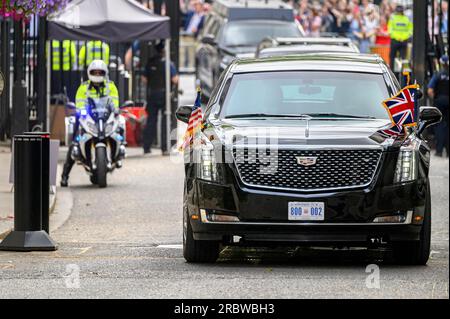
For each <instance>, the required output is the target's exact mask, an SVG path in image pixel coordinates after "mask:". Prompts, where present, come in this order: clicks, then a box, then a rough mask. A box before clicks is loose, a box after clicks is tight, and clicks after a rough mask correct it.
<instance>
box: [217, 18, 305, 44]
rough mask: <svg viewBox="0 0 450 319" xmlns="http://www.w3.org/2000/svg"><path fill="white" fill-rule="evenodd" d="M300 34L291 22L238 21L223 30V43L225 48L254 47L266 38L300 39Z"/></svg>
mask: <svg viewBox="0 0 450 319" xmlns="http://www.w3.org/2000/svg"><path fill="white" fill-rule="evenodd" d="M300 36H301V33H300V30H299V29H298V27H297V26H296V24H295V23H293V22H279V21H276V22H271V21H245V22H244V21H239V22H230V23H229V24H228V25H227V27H226V28H225V30H224V34H223V39H224V40H223V43H224V45H225V46H226V47H238V46H254V47H256V46H257V45H258V43H260V42H261V41H262V40H263V39H264V38H266V37H273V38H276V37H300Z"/></svg>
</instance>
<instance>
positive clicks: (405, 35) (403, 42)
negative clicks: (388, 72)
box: [388, 5, 413, 69]
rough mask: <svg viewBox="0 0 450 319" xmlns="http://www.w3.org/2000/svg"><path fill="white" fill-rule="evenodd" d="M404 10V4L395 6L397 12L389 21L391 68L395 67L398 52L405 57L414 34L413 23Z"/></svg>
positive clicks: (401, 56)
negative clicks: (409, 41)
mask: <svg viewBox="0 0 450 319" xmlns="http://www.w3.org/2000/svg"><path fill="white" fill-rule="evenodd" d="M404 12H405V8H404V7H403V6H402V5H397V6H396V7H395V13H394V14H393V15H392V16H391V18H390V19H389V22H388V32H389V35H390V37H391V51H390V66H391V69H394V62H395V58H396V57H397V54H400V58H401V59H405V57H406V50H407V48H408V40H409V39H410V38H411V37H412V35H413V24H412V22H411V20H409V18H408V17H407V16H406V15H405V14H404Z"/></svg>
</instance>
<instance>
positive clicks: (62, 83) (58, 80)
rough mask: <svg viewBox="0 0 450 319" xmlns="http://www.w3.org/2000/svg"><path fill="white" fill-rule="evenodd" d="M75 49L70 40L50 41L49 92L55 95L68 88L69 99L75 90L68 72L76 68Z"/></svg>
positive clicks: (71, 98)
mask: <svg viewBox="0 0 450 319" xmlns="http://www.w3.org/2000/svg"><path fill="white" fill-rule="evenodd" d="M76 65H77V49H76V45H75V42H73V41H70V40H64V41H57V40H53V41H52V73H51V81H52V82H51V94H52V95H57V94H61V93H63V92H64V87H65V88H66V89H67V90H68V95H69V100H73V98H74V97H75V92H74V90H76V88H75V89H73V84H72V82H71V79H72V77H71V76H70V72H73V71H74V70H75V69H76Z"/></svg>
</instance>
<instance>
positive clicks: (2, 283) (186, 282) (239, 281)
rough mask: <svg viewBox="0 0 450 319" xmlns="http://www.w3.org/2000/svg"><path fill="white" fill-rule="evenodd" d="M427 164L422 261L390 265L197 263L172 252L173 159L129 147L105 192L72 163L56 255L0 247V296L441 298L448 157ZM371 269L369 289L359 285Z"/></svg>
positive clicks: (291, 260)
mask: <svg viewBox="0 0 450 319" xmlns="http://www.w3.org/2000/svg"><path fill="white" fill-rule="evenodd" d="M186 83H187V84H188V83H190V80H189V82H186ZM192 83H193V81H192ZM183 99H184V101H185V102H189V103H192V101H188V100H189V97H188V96H187V94H186V95H185V97H183ZM184 101H182V103H184ZM181 131H182V130H180V132H181ZM431 161H432V162H431V172H430V179H431V187H432V207H433V213H432V215H433V223H432V228H433V229H432V255H431V258H430V260H429V262H428V265H427V266H398V265H391V264H389V263H385V262H384V261H383V257H384V256H383V255H382V254H380V253H378V252H374V251H366V250H330V249H297V248H279V249H265V248H245V249H244V248H238V247H233V248H227V249H225V250H223V251H222V253H221V255H220V259H219V260H218V262H217V263H215V264H205V265H201V264H189V263H186V262H185V260H184V258H183V256H182V245H181V243H182V210H181V208H182V193H183V175H184V172H183V165H182V164H181V158H180V157H179V156H171V157H163V156H161V155H160V154H158V152H154V153H153V154H152V155H151V156H149V157H144V156H143V155H142V151H141V150H140V149H130V150H129V156H128V158H127V159H126V160H125V161H124V167H123V168H122V169H121V170H117V171H115V172H114V173H113V174H112V175H110V176H109V180H108V183H109V185H108V187H107V188H105V189H99V188H97V187H95V186H92V185H91V184H90V182H89V178H88V176H87V175H86V173H85V172H84V171H83V170H82V168H80V167H75V168H74V170H73V173H72V176H71V179H70V187H69V188H68V189H65V190H63V191H61V190H59V191H58V200H57V204H56V208H55V212H57V214H61V215H63V216H62V218H61V221H62V222H60V224H61V225H60V226H59V227H57V228H56V229H55V230H54V231H52V233H51V236H52V238H53V239H54V240H55V241H56V242H57V243H58V244H59V249H58V251H55V252H39V253H38V252H31V253H14V252H0V298H128V299H140V298H181V299H197V298H231V299H242V298H262V299H270V298H299V299H306V298H310V299H318V298H357V299H368V298H445V299H448V298H449V293H448V286H449V266H448V265H449V261H448V256H449V254H448V249H449V245H448V243H449V242H448V234H449V231H448V226H449V225H448V220H449V216H448V215H449V214H448V212H449V201H448V198H449V176H448V175H449V161H448V159H447V158H436V157H432V160H431ZM61 205H63V207H61ZM67 211H69V214H70V215H69V216H68V214H67ZM67 216H68V218H67ZM371 269H377V270H378V271H379V272H377V273H379V282H378V285H367V283H368V280H369V281H370V277H369V275H370V272H371Z"/></svg>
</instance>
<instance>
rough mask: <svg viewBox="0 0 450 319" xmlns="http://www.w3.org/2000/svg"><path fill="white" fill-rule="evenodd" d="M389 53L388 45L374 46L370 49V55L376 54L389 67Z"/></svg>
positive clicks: (389, 47)
mask: <svg viewBox="0 0 450 319" xmlns="http://www.w3.org/2000/svg"><path fill="white" fill-rule="evenodd" d="M390 52H391V46H390V45H374V46H372V47H371V48H370V53H373V54H378V55H379V56H380V57H381V58H382V59H383V60H384V62H386V64H387V65H390V58H389V54H390Z"/></svg>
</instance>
